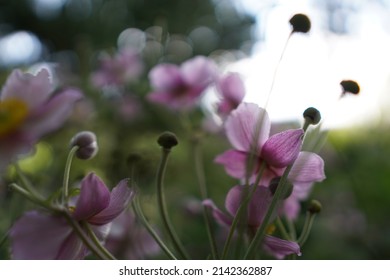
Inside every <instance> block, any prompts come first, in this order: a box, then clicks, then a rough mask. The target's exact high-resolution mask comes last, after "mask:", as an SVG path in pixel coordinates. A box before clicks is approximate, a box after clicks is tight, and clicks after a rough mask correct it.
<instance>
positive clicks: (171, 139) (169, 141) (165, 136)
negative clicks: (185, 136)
mask: <svg viewBox="0 0 390 280" xmlns="http://www.w3.org/2000/svg"><path fill="white" fill-rule="evenodd" d="M157 143H158V144H159V145H160V146H161V147H163V148H164V149H171V148H172V147H174V146H176V145H177V144H179V141H178V140H177V137H176V135H175V134H174V133H172V132H169V131H166V132H164V133H162V134H161V135H160V136H159V137H158V139H157Z"/></svg>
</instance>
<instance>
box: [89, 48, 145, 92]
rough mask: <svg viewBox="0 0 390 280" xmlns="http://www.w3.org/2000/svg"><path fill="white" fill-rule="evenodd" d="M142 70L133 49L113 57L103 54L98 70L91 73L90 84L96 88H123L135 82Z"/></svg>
mask: <svg viewBox="0 0 390 280" xmlns="http://www.w3.org/2000/svg"><path fill="white" fill-rule="evenodd" d="M143 70H144V64H143V62H142V60H141V58H140V56H139V55H138V53H137V52H135V51H134V50H133V49H130V48H125V49H122V50H120V51H118V52H117V53H116V54H115V55H114V56H109V55H107V54H103V55H102V56H101V57H100V65H99V68H98V70H96V71H95V72H93V73H92V76H91V82H92V84H93V85H94V86H95V87H96V88H102V87H105V86H119V87H120V86H124V85H126V84H128V83H131V82H134V81H136V80H137V79H138V78H139V77H140V75H141V74H142V72H143Z"/></svg>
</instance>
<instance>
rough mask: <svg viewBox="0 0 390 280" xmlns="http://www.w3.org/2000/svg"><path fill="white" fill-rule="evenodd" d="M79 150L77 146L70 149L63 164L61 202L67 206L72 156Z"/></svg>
mask: <svg viewBox="0 0 390 280" xmlns="http://www.w3.org/2000/svg"><path fill="white" fill-rule="evenodd" d="M78 149H79V147H78V146H74V147H72V149H71V150H70V151H69V154H68V158H67V159H66V164H65V171H64V181H63V185H62V191H63V195H62V202H63V204H65V205H67V204H68V199H69V175H70V167H71V165H72V160H73V157H74V154H75V153H76V151H77V150H78Z"/></svg>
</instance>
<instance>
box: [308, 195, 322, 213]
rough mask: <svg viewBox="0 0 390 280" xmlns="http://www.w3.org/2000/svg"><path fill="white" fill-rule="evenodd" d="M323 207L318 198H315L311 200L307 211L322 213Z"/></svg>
mask: <svg viewBox="0 0 390 280" xmlns="http://www.w3.org/2000/svg"><path fill="white" fill-rule="evenodd" d="M321 209H322V205H321V203H320V202H319V201H318V200H315V199H313V200H312V201H310V205H309V207H308V208H307V211H309V212H310V213H311V214H317V213H320V212H321Z"/></svg>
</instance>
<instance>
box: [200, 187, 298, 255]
mask: <svg viewBox="0 0 390 280" xmlns="http://www.w3.org/2000/svg"><path fill="white" fill-rule="evenodd" d="M252 187H253V186H252ZM243 193H245V192H244V186H235V187H233V188H231V189H230V191H229V192H228V194H227V196H226V199H225V208H226V210H227V212H228V213H224V212H223V211H221V210H220V209H219V208H218V207H217V206H216V205H215V204H214V203H213V201H211V200H205V201H204V202H203V203H204V205H206V206H207V207H209V208H211V209H212V213H213V216H214V218H215V220H216V221H217V222H218V223H219V224H220V225H222V226H226V227H230V226H231V224H232V222H233V219H234V216H235V215H236V214H237V211H238V208H239V207H240V203H241V200H242V199H241V198H242V195H243ZM271 201H272V193H271V191H270V189H269V188H267V187H264V186H257V187H256V190H255V191H254V194H253V196H252V199H251V200H250V202H249V203H248V208H247V217H246V219H245V220H246V222H247V230H248V233H249V234H254V233H255V232H256V230H257V228H258V227H259V226H260V225H261V224H262V222H263V220H264V217H265V215H266V213H267V210H268V207H269V205H270V203H271ZM262 247H263V249H264V250H265V251H266V252H267V253H269V254H270V255H272V256H274V257H275V258H277V259H283V258H284V257H286V256H287V255H290V254H297V255H300V254H301V252H300V247H299V245H298V244H297V243H296V242H292V241H287V240H283V239H280V238H278V237H274V236H271V235H265V237H264V240H263V243H262Z"/></svg>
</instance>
